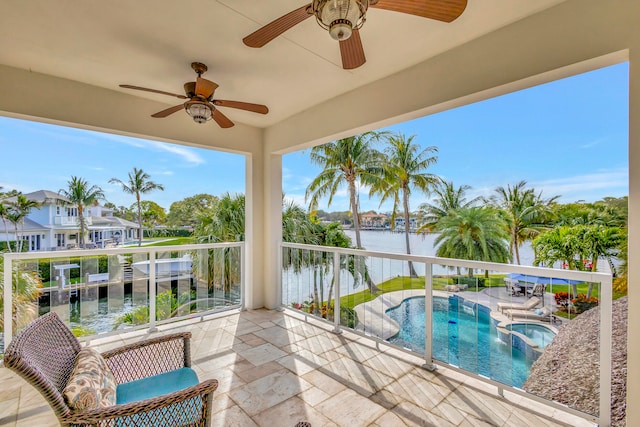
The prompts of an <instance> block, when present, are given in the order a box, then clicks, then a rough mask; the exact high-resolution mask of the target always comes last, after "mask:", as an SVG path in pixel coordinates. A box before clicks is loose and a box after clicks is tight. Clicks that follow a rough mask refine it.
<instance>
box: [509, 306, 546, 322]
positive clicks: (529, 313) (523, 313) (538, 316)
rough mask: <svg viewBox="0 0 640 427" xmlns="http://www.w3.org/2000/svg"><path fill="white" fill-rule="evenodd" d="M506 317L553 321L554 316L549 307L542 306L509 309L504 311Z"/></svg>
mask: <svg viewBox="0 0 640 427" xmlns="http://www.w3.org/2000/svg"><path fill="white" fill-rule="evenodd" d="M505 314H506V315H507V317H509V318H510V319H512V320H516V319H526V320H538V321H540V322H555V321H556V316H555V315H554V314H553V312H552V311H551V309H550V308H549V307H542V308H540V309H536V310H517V309H510V310H507V311H506V312H505Z"/></svg>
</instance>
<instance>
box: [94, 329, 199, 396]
mask: <svg viewBox="0 0 640 427" xmlns="http://www.w3.org/2000/svg"><path fill="white" fill-rule="evenodd" d="M190 339H191V332H182V333H175V334H168V335H164V336H160V337H156V338H150V339H146V340H143V341H140V342H137V343H133V344H128V345H125V346H122V347H118V348H116V349H113V350H109V351H106V352H104V353H102V357H104V359H105V362H106V363H107V365H108V366H109V368H110V369H111V371H112V372H113V375H114V376H115V378H116V382H117V383H118V384H121V383H125V382H130V381H134V380H138V379H140V378H146V377H150V376H152V375H158V374H162V373H165V372H170V371H173V370H176V369H180V368H183V367H185V366H187V367H190V366H191V346H190Z"/></svg>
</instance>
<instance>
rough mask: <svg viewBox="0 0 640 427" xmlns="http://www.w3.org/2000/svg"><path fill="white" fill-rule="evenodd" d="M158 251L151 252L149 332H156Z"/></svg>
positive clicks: (151, 250)
mask: <svg viewBox="0 0 640 427" xmlns="http://www.w3.org/2000/svg"><path fill="white" fill-rule="evenodd" d="M157 286H158V284H157V283H156V251H155V250H153V249H150V250H149V331H150V332H155V331H157V330H158V328H156V294H157Z"/></svg>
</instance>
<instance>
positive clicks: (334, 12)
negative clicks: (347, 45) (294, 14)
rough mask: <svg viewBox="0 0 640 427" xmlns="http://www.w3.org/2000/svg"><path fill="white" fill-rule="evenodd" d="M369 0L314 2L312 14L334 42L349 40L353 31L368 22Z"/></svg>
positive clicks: (324, 0) (318, 0) (317, 0)
mask: <svg viewBox="0 0 640 427" xmlns="http://www.w3.org/2000/svg"><path fill="white" fill-rule="evenodd" d="M368 8H369V0H314V1H313V3H311V12H312V13H313V14H314V15H315V17H316V22H317V23H318V25H320V26H321V27H322V28H324V29H325V30H328V31H329V35H330V36H331V38H333V39H334V40H338V41H340V40H347V39H348V38H349V37H351V34H352V33H353V30H357V29H359V28H361V27H362V25H363V24H364V22H365V20H366V14H367V9H368Z"/></svg>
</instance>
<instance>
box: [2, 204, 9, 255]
mask: <svg viewBox="0 0 640 427" xmlns="http://www.w3.org/2000/svg"><path fill="white" fill-rule="evenodd" d="M0 218H1V219H2V225H3V226H4V231H5V233H4V237H5V240H6V244H7V250H8V251H9V252H11V243H10V242H9V230H8V229H7V220H8V219H9V209H8V208H7V205H5V204H4V203H3V202H0Z"/></svg>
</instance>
